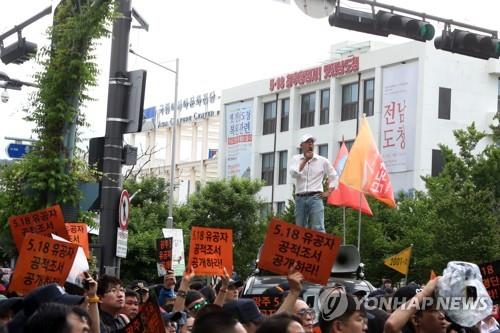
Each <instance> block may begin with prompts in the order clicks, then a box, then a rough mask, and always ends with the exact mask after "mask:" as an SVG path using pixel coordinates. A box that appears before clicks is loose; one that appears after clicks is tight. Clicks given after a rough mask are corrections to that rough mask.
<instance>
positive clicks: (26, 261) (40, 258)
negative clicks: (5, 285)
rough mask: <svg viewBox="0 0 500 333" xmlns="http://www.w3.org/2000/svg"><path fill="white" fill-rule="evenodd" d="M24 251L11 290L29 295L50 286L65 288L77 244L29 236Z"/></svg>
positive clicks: (25, 240)
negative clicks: (37, 289)
mask: <svg viewBox="0 0 500 333" xmlns="http://www.w3.org/2000/svg"><path fill="white" fill-rule="evenodd" d="M21 248H22V250H21V253H20V254H19V259H18V261H17V263H16V267H15V269H14V273H13V276H12V281H11V283H10V285H9V290H10V291H15V292H17V293H20V294H26V293H28V292H29V291H31V290H32V289H34V288H36V287H39V286H43V285H46V284H50V283H58V284H59V285H61V286H62V285H64V282H65V281H66V278H67V277H68V274H69V272H70V269H71V266H72V265H73V261H74V260H75V256H76V252H77V250H78V245H76V244H72V243H66V242H61V241H57V240H54V239H51V238H48V237H45V236H41V235H36V234H27V235H26V237H24V240H23V243H22V247H21Z"/></svg>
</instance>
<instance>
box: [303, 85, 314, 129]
mask: <svg viewBox="0 0 500 333" xmlns="http://www.w3.org/2000/svg"><path fill="white" fill-rule="evenodd" d="M301 97H302V103H301V108H300V128H305V127H311V126H314V109H315V105H316V93H315V92H312V93H309V94H304V95H302V96H301Z"/></svg>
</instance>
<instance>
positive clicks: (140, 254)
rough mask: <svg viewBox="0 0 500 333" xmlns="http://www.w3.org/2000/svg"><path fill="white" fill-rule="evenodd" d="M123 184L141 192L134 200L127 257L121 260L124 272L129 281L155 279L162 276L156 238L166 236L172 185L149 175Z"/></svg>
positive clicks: (131, 210)
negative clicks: (170, 187)
mask: <svg viewBox="0 0 500 333" xmlns="http://www.w3.org/2000/svg"><path fill="white" fill-rule="evenodd" d="M123 187H124V188H125V189H126V190H127V191H128V192H129V193H131V194H134V193H137V194H136V195H135V196H134V198H133V199H132V201H131V203H130V224H129V226H128V230H129V237H128V245H127V258H126V259H124V260H122V261H121V268H120V270H121V274H120V275H121V278H122V279H123V280H124V281H126V282H131V281H133V280H145V281H148V282H153V281H155V280H156V279H157V278H158V273H157V268H156V239H158V238H162V237H163V234H162V232H161V229H162V228H165V226H166V221H167V216H168V211H167V202H168V195H167V191H168V184H167V183H166V182H165V180H164V179H163V178H159V177H145V178H142V179H140V180H139V181H135V180H127V181H126V182H125V183H124V186H123Z"/></svg>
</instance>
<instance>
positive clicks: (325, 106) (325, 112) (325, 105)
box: [319, 89, 330, 125]
mask: <svg viewBox="0 0 500 333" xmlns="http://www.w3.org/2000/svg"><path fill="white" fill-rule="evenodd" d="M329 118H330V89H323V90H321V109H320V112H319V124H320V125H323V124H328V119H329Z"/></svg>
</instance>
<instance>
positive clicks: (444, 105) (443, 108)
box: [438, 87, 451, 119]
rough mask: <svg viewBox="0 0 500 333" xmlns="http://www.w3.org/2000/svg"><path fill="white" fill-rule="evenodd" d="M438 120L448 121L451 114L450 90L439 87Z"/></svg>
mask: <svg viewBox="0 0 500 333" xmlns="http://www.w3.org/2000/svg"><path fill="white" fill-rule="evenodd" d="M438 109H439V110H438V118H439V119H450V114H451V89H450V88H443V87H439V107H438Z"/></svg>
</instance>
